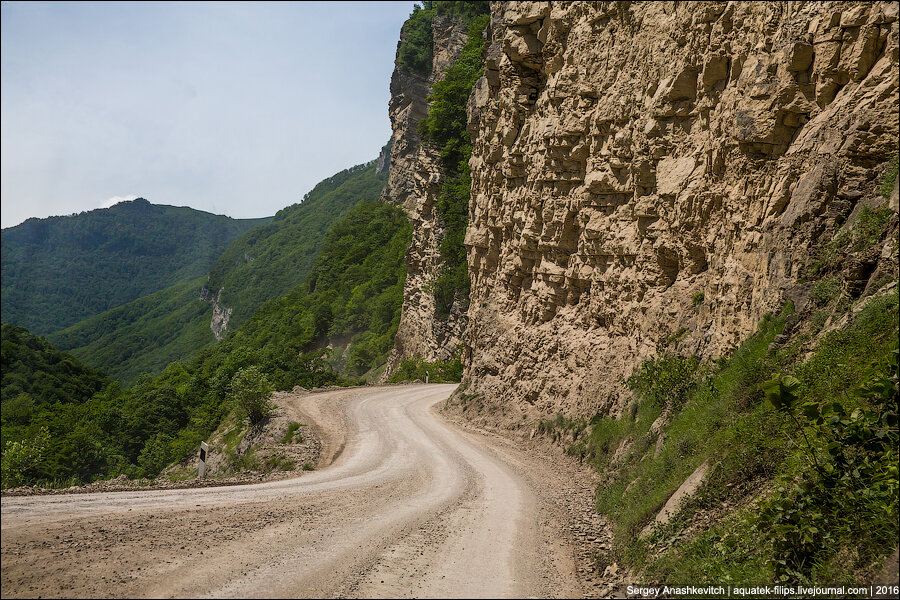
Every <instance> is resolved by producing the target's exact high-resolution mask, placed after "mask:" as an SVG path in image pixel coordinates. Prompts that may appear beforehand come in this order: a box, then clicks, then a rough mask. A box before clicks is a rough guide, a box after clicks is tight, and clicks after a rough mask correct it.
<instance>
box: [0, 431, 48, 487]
mask: <svg viewBox="0 0 900 600" xmlns="http://www.w3.org/2000/svg"><path fill="white" fill-rule="evenodd" d="M49 441H50V432H48V431H47V428H46V427H41V428H40V430H39V431H38V433H37V435H35V436H34V438H32V439H30V440H20V441H15V442H14V441H8V442H6V443H5V444H4V445H3V459H2V483H3V488H4V489H5V488H9V487H15V486H18V485H21V484H22V483H24V482H25V481H27V480H28V479H29V477H30V476H31V475H32V474H33V472H34V471H35V469H36V468H37V467H38V465H40V463H41V461H42V460H43V458H44V452H45V451H46V450H47V444H48V442H49Z"/></svg>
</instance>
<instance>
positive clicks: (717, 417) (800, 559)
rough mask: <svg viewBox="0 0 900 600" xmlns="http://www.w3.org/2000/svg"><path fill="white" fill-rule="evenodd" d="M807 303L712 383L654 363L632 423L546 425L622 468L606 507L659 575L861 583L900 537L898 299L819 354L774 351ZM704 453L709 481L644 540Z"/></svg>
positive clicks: (868, 309) (863, 315)
mask: <svg viewBox="0 0 900 600" xmlns="http://www.w3.org/2000/svg"><path fill="white" fill-rule="evenodd" d="M791 310H792V309H791V307H790V306H788V307H786V308H785V310H784V311H782V313H781V314H780V315H778V316H776V317H774V318H773V317H767V318H765V319H764V320H763V322H762V324H761V325H760V330H759V331H758V332H757V333H756V334H755V335H754V336H752V337H751V338H750V339H748V340H747V341H746V342H745V343H743V344H742V345H741V346H740V348H738V349H737V350H736V351H735V353H734V354H733V355H732V356H731V357H728V358H724V359H721V360H719V361H717V362H716V363H714V364H709V365H707V366H706V367H703V366H701V367H700V368H699V372H700V373H704V369H706V371H705V376H700V377H695V376H691V375H690V373H691V371H692V369H690V368H688V369H678V368H671V367H669V366H668V365H669V364H670V363H672V362H673V360H672V359H671V358H669V359H668V360H666V355H665V354H663V355H662V356H658V357H656V358H654V359H652V360H651V361H648V362H647V363H645V364H644V366H643V367H642V369H641V370H640V371H639V372H638V373H637V374H636V376H638V377H639V379H640V380H639V381H631V382H630V383H631V384H632V385H633V389H634V390H635V392H636V395H637V397H638V401H637V403H636V404H635V405H634V408H633V410H632V411H631V412H627V413H626V414H625V415H623V416H622V417H620V418H610V417H605V416H602V417H601V416H597V417H594V418H593V419H591V420H590V422H586V421H584V420H570V419H566V418H564V417H562V416H559V417H557V419H555V420H553V421H552V422H546V424H545V425H544V428H545V429H549V430H551V431H553V433H552V434H551V435H555V436H556V437H557V439H561V438H562V436H563V433H567V435H568V436H570V438H568V439H574V442H573V443H572V445H571V446H570V448H569V452H570V454H574V455H575V456H578V457H580V458H582V459H583V460H586V461H588V462H590V463H591V464H592V465H594V466H596V467H597V468H599V469H601V470H602V471H603V472H604V473H605V474H606V480H605V481H604V483H603V484H602V485H601V486H598V488H597V493H596V500H597V509H598V511H599V512H601V513H602V514H604V515H605V516H606V517H608V518H610V520H611V521H612V522H613V523H614V533H615V546H614V549H613V556H614V557H615V558H616V559H618V560H620V561H624V562H625V563H627V564H628V565H629V566H630V567H631V568H632V569H633V570H635V571H636V572H640V573H641V575H640V576H641V578H642V579H643V580H645V581H661V580H662V581H669V582H693V583H697V584H702V583H722V582H733V583H738V584H744V585H746V584H767V583H768V584H771V583H772V582H773V581H779V582H785V581H786V582H790V583H804V584H809V583H811V582H816V583H829V584H846V583H848V582H854V581H855V582H859V581H860V579H861V577H865V576H866V575H865V574H866V573H868V572H870V571H871V569H872V568H873V567H874V566H877V565H878V563H879V561H880V559H881V557H883V556H884V555H885V554H886V553H888V552H890V550H891V549H892V548H893V547H894V545H895V544H896V539H897V536H898V526H897V523H898V512H897V511H898V509H897V493H898V480H897V473H898V467H897V461H898V456H897V443H898V440H897V379H898V373H897V352H896V336H897V330H898V295H897V293H896V291H895V292H892V293H890V294H885V295H882V296H878V297H875V298H873V299H871V300H869V301H868V302H867V303H866V305H865V306H864V307H863V308H862V309H861V310H860V311H859V312H858V313H856V314H855V316H851V318H850V319H849V320H848V322H847V323H846V325H845V326H844V327H842V328H841V329H838V330H836V331H833V332H830V333H829V334H828V335H826V336H825V337H824V338H822V339H821V340H820V341H819V343H818V345H817V346H816V348H815V350H814V352H813V353H812V356H810V357H809V358H808V359H807V360H805V361H801V358H800V357H801V356H802V354H801V352H799V351H798V350H797V347H796V346H797V345H796V344H780V345H777V346H773V345H772V341H773V339H774V338H775V336H776V335H778V334H780V333H782V331H783V327H784V322H785V319H786V318H787V316H788V314H789V313H790V312H791ZM799 331H801V332H802V330H799ZM795 335H805V334H803V333H799V334H798V333H795ZM887 359H890V360H889V361H887V362H886V360H887ZM685 371H686V372H687V375H682V376H677V377H675V376H671V375H669V374H668V373H669V372H673V373H679V372H682V373H684V372H685ZM773 372H776V373H777V375H776V376H774V377H773V376H772V375H770V374H771V373H773ZM669 379H671V380H672V383H665V384H661V385H657V386H655V387H654V385H653V384H654V383H659V382H660V381H667V380H669ZM685 381H687V382H689V384H688V385H684V384H683V383H682V382H685ZM690 382H693V383H690ZM669 387H672V388H674V389H685V388H686V389H687V392H686V393H685V394H684V396H683V397H684V402H683V403H679V402H675V403H674V406H676V407H677V406H678V405H679V404H681V405H680V408H677V409H676V410H674V411H671V412H670V415H669V417H668V418H667V419H666V421H667V422H664V423H663V425H662V428H661V433H662V434H664V436H665V437H664V438H663V440H662V442H660V440H659V438H658V437H657V435H656V433H655V432H654V431H653V430H651V427H650V425H651V423H653V422H654V421H656V419H657V417H658V416H659V415H660V414H661V411H662V408H661V406H662V405H664V404H666V403H667V402H669V400H668V397H667V396H666V394H665V393H664V390H666V389H667V388H669ZM763 399H766V401H764V402H763V401H761V400H763ZM563 439H566V438H563ZM613 455H615V456H616V461H615V462H612V461H611V457H612V456H613ZM703 461H708V462H709V464H710V465H711V467H710V471H709V475H708V477H707V480H706V482H705V483H704V485H703V486H702V487H701V488H700V489H699V490H698V492H697V493H696V494H695V495H694V496H692V497H691V498H689V499H688V500H687V503H686V504H685V505H684V506H683V508H682V510H681V511H680V513H679V514H677V515H674V516H673V519H672V521H671V522H670V523H669V524H668V525H666V526H664V527H662V526H657V527H654V528H652V529H651V531H650V533H649V534H644V535H641V532H642V531H643V530H644V528H645V527H646V526H647V525H648V524H649V523H651V522H652V520H653V517H654V515H655V514H656V513H657V512H658V511H659V510H660V509H661V507H662V506H663V505H664V504H665V502H666V501H667V500H668V498H669V497H670V496H671V494H672V493H673V492H674V491H675V490H676V489H677V488H678V487H679V486H680V485H681V483H682V482H683V481H684V480H685V479H686V477H687V476H688V475H689V474H690V473H692V472H693V471H694V469H695V468H696V467H697V466H698V465H699V464H700V463H701V462H703ZM766 489H772V490H773V491H772V492H769V493H766V492H763V490H766ZM760 495H762V497H763V498H764V499H765V500H763V501H762V502H761V503H758V502H757V501H756V500H755V499H756V498H758V497H760ZM723 506H728V509H727V511H725V510H724V509H723V508H722V507H723ZM723 512H725V513H726V514H727V516H726V517H725V518H720V516H721V515H722V514H723ZM710 514H711V515H714V518H713V520H712V522H707V521H705V520H704V519H703V518H699V519H698V516H699V515H710ZM860 540H865V543H863V544H861V543H860Z"/></svg>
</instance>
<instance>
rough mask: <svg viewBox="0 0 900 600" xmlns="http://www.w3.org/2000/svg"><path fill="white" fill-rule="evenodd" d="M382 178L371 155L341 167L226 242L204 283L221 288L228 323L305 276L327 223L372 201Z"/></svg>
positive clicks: (240, 319)
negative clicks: (268, 220)
mask: <svg viewBox="0 0 900 600" xmlns="http://www.w3.org/2000/svg"><path fill="white" fill-rule="evenodd" d="M385 183H387V172H386V171H385V172H383V173H376V172H375V161H370V162H368V163H365V164H361V165H357V166H355V167H351V168H349V169H345V170H343V171H341V172H340V173H337V174H335V175H332V176H331V177H329V178H328V179H325V180H324V181H321V182H319V183H318V184H317V185H316V186H315V187H314V188H313V189H312V190H311V191H310V192H308V193H307V194H306V195H305V196H303V200H302V202H300V203H299V204H294V205H292V206H289V207H287V208H283V209H282V210H280V211H278V213H277V214H276V215H275V217H274V218H273V219H272V222H271V223H269V224H267V225H265V226H263V227H258V228H256V229H253V230H251V231H248V232H247V233H246V234H245V235H243V236H241V237H240V238H238V239H237V240H235V241H234V243H232V244H231V245H229V246H228V249H227V250H225V252H224V253H223V254H222V256H221V257H220V258H219V259H218V260H217V261H216V264H215V265H214V266H213V268H212V269H211V270H210V272H209V280H208V281H207V282H206V284H205V287H206V288H207V289H208V290H209V291H210V292H211V293H213V294H216V293H218V291H219V290H220V289H222V298H221V301H222V304H224V305H225V306H228V307H229V308H231V309H233V312H232V315H231V319H230V320H229V325H228V326H229V329H232V330H234V329H237V328H238V327H240V326H241V324H243V323H244V322H245V321H246V320H247V319H248V318H250V315H252V314H253V313H254V312H255V311H256V309H257V308H259V307H260V306H261V305H262V304H263V303H264V302H266V301H268V300H271V299H273V298H277V297H279V296H282V295H284V294H287V293H288V292H290V291H291V290H292V289H293V288H294V287H296V286H297V285H299V284H301V283H302V282H303V281H305V280H306V278H307V277H308V276H309V274H310V273H311V272H312V269H313V267H314V266H315V264H316V260H317V257H318V256H319V252H320V251H321V250H322V247H323V245H324V244H325V237H326V234H327V233H328V231H329V229H330V228H331V227H332V226H333V225H335V224H336V223H338V222H339V221H340V220H341V219H342V218H343V217H344V216H345V215H346V214H347V213H348V211H349V210H350V209H351V208H353V207H354V206H356V205H357V204H359V203H360V202H375V201H377V200H378V199H379V197H380V196H381V190H382V189H383V188H384V185H385Z"/></svg>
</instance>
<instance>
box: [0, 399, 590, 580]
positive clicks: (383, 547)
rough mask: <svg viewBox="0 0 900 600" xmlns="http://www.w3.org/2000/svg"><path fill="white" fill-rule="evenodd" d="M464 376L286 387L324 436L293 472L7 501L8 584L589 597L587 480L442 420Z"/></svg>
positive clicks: (3, 551) (3, 552)
mask: <svg viewBox="0 0 900 600" xmlns="http://www.w3.org/2000/svg"><path fill="white" fill-rule="evenodd" d="M454 387H455V386H453V385H412V386H390V387H381V388H357V389H351V390H340V391H332V392H326V393H320V394H302V395H300V394H298V395H296V396H294V397H288V398H285V397H282V398H281V401H282V402H285V401H287V402H292V403H293V405H294V406H295V407H296V409H297V410H298V411H300V412H301V413H302V414H304V415H306V416H307V417H308V421H307V422H309V423H310V425H311V426H313V427H315V428H316V432H317V434H319V436H320V437H321V439H322V440H323V448H322V459H321V462H320V465H319V466H320V468H319V469H318V470H316V471H313V472H309V473H306V474H304V475H303V476H302V477H299V478H295V479H290V480H284V481H275V482H268V483H261V484H256V485H244V486H230V487H221V488H194V489H178V490H142V491H127V492H106V493H96V494H71V495H53V496H20V497H4V498H3V499H2V544H0V558H2V578H0V584H2V596H3V597H4V598H7V597H10V598H13V597H23V596H28V597H35V596H43V597H87V596H90V597H95V596H99V597H113V596H114V597H122V596H127V597H162V596H165V597H173V596H174V597H183V596H188V597H200V596H213V597H228V596H239V597H244V596H254V597H323V596H324V597H346V596H352V597H357V596H362V597H422V596H425V597H524V596H547V597H575V596H583V595H586V594H589V595H593V594H594V593H595V592H596V589H597V588H596V586H597V585H598V583H599V582H597V581H593V582H592V581H591V575H589V574H587V575H586V574H584V573H581V574H580V575H579V571H583V566H579V565H582V564H583V562H584V555H585V552H586V551H585V550H584V548H583V547H580V546H579V544H581V542H584V541H585V540H581V541H579V540H578V539H577V538H576V537H574V536H573V535H572V532H573V531H574V530H576V529H577V528H578V527H579V524H578V523H576V521H578V520H579V519H580V518H582V517H580V516H579V515H578V511H577V510H576V511H575V512H574V513H573V512H571V511H570V512H566V509H565V507H563V506H562V505H561V503H565V502H566V501H565V497H568V496H572V495H577V496H579V497H581V498H582V500H584V498H587V504H588V505H589V498H590V482H583V483H578V482H577V481H576V480H577V477H575V476H574V475H573V474H572V473H571V472H569V471H568V470H567V467H565V465H564V466H563V467H560V463H559V462H557V461H552V462H551V461H548V460H546V457H543V459H542V457H541V456H539V455H537V454H536V453H535V452H533V451H530V452H529V451H525V450H522V449H520V448H518V447H517V445H516V444H515V443H512V442H510V441H509V440H506V439H504V438H500V437H497V436H493V435H491V434H487V433H484V432H479V431H476V430H473V429H470V428H464V427H461V426H460V425H458V424H453V423H451V422H449V421H448V420H447V419H446V418H444V417H442V416H441V415H440V414H439V413H438V412H437V411H436V410H435V405H436V404H438V403H440V402H441V401H442V400H444V399H446V398H447V397H448V396H449V395H450V393H451V392H452V391H453V389H454ZM573 477H575V478H574V479H573ZM573 486H574V487H573ZM569 504H571V503H569ZM588 512H589V510H588ZM584 518H589V517H584ZM582 537H583V536H582Z"/></svg>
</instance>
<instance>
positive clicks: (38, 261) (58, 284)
mask: <svg viewBox="0 0 900 600" xmlns="http://www.w3.org/2000/svg"><path fill="white" fill-rule="evenodd" d="M267 221H268V219H240V220H239V219H231V218H229V217H225V216H221V215H213V214H210V213H206V212H202V211H198V210H194V209H191V208H187V207H176V206H163V205H155V204H150V203H149V202H147V201H146V200H144V199H143V198H139V199H137V200H133V201H129V202H120V203H119V204H116V205H114V206H113V207H111V208H106V209H99V210H92V211H89V212H84V213H80V214H77V215H71V216H65V217H50V218H48V219H28V220H27V221H25V222H24V223H22V224H21V225H17V226H15V227H10V228H8V229H4V230H3V233H2V246H3V260H2V279H3V296H2V312H3V320H4V322H7V323H13V324H16V325H22V326H24V327H27V328H28V329H29V330H31V331H34V332H35V333H40V334H46V333H51V332H54V331H58V330H60V329H63V328H64V327H67V326H69V325H72V324H74V323H77V322H78V321H81V320H82V319H85V318H87V317H90V316H92V315H95V314H98V313H101V312H103V311H105V310H109V309H110V308H113V307H116V306H120V305H122V304H125V303H126V302H130V301H131V300H134V299H136V298H139V297H141V296H144V295H146V294H150V293H152V292H155V291H158V290H161V289H163V288H165V287H168V286H170V285H172V284H173V283H175V282H181V281H186V280H189V279H193V278H195V277H199V276H200V275H203V274H205V273H206V272H207V271H208V270H209V268H210V267H211V266H212V265H213V263H214V262H215V260H216V259H217V258H218V257H219V256H220V255H221V253H222V251H223V250H225V248H226V247H227V246H228V244H230V243H231V242H232V241H233V240H234V239H235V238H237V237H238V236H239V235H240V234H242V233H243V232H245V231H247V230H248V229H250V228H252V227H255V226H258V225H262V224H264V223H266V222H267Z"/></svg>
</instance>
